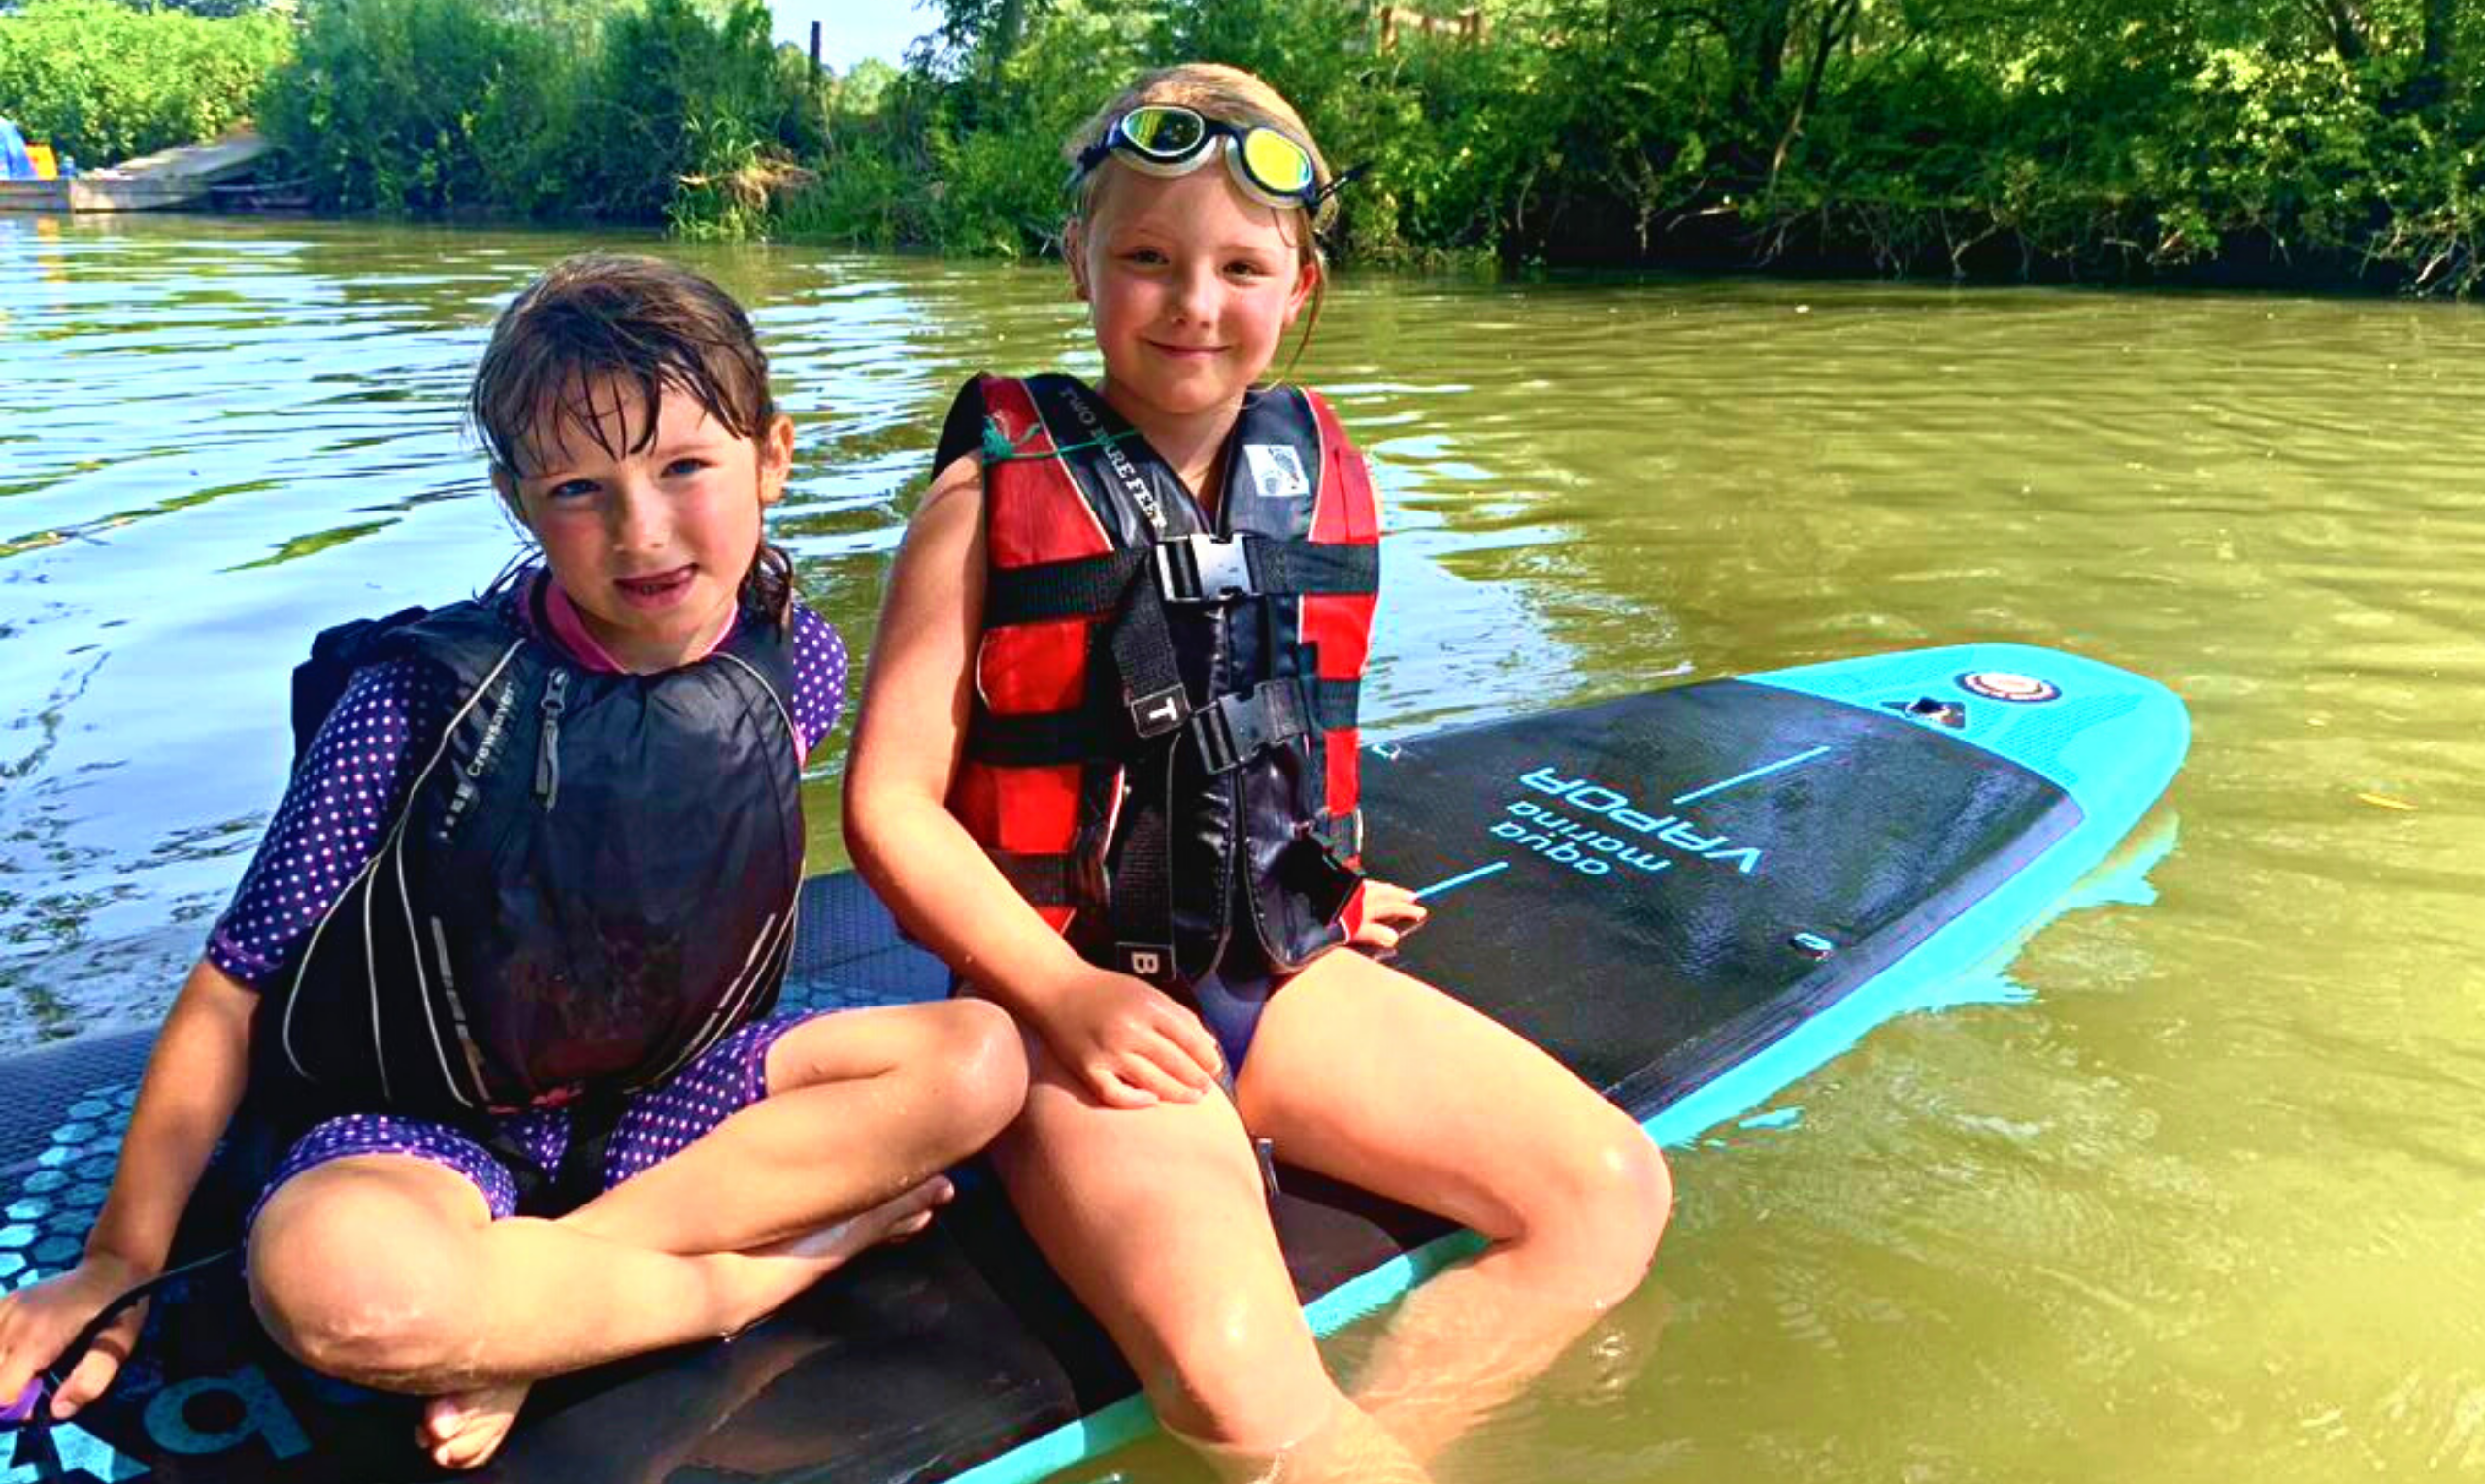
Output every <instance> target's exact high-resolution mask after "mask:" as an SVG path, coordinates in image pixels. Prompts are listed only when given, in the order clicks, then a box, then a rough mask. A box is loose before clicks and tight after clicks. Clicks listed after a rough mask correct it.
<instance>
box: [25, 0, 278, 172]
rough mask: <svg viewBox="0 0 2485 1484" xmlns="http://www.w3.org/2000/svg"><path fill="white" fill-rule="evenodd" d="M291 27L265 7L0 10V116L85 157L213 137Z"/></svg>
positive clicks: (272, 65)
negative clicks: (208, 13)
mask: <svg viewBox="0 0 2485 1484" xmlns="http://www.w3.org/2000/svg"><path fill="white" fill-rule="evenodd" d="M292 47H293V34H292V30H291V28H290V27H289V26H287V25H286V24H285V22H284V20H283V19H282V17H280V16H274V15H271V14H269V13H268V12H266V11H256V10H254V11H251V12H248V13H247V14H239V15H234V16H230V17H229V18H221V19H211V18H207V17H205V16H199V15H195V14H190V13H188V12H185V11H182V10H175V9H164V10H153V9H137V8H133V7H131V6H127V5H120V4H116V3H115V0H28V3H27V4H25V5H22V6H19V7H17V9H16V10H14V11H11V12H9V13H7V14H5V15H0V117H7V118H11V119H14V120H16V121H17V124H18V125H19V126H20V127H21V128H23V129H24V130H25V131H26V133H27V134H28V135H29V136H30V137H32V138H35V139H38V140H43V141H46V142H49V143H50V144H51V145H52V146H53V147H54V148H58V149H59V150H60V151H61V152H63V153H65V154H69V155H73V156H75V157H76V158H77V159H78V160H79V161H80V162H81V163H82V164H84V165H87V166H96V165H109V164H113V163H115V162H116V161H118V160H122V159H126V158H128V157H129V156H131V155H135V154H145V153H148V152H149V151H150V150H155V149H161V148H165V147H166V146H168V145H180V144H188V143H190V142H192V141H194V140H201V139H213V138H215V136H217V135H219V134H221V133H223V132H224V131H225V130H227V129H229V128H231V127H233V126H234V125H235V124H236V123H239V122H241V121H242V120H244V119H246V118H248V117H249V116H250V115H251V114H252V112H253V111H254V110H255V109H256V108H257V107H258V101H259V92H260V89H261V88H262V87H263V86H264V85H265V84H266V82H267V79H268V75H269V74H270V73H271V72H272V71H274V70H275V69H276V67H277V66H278V65H279V64H280V63H282V61H283V60H284V58H285V57H286V56H287V55H288V54H289V53H290V52H291V50H292Z"/></svg>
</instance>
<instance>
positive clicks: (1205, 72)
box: [1061, 62, 1338, 381]
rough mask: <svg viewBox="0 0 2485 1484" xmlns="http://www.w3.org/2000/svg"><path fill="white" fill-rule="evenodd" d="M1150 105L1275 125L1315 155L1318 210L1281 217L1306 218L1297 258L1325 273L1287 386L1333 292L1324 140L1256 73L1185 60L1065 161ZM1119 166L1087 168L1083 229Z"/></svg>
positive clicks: (1115, 110)
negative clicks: (1326, 237)
mask: <svg viewBox="0 0 2485 1484" xmlns="http://www.w3.org/2000/svg"><path fill="white" fill-rule="evenodd" d="M1146 103H1176V104H1180V105H1181V106H1182V107H1184V108H1188V109H1196V110H1198V111H1199V113H1200V114H1201V115H1202V116H1204V117H1208V118H1214V119H1218V120H1220V121H1222V122H1225V123H1230V124H1234V125H1237V126H1238V127H1242V128H1246V129H1247V128H1250V127H1252V126H1254V125H1259V126H1263V127H1267V128H1272V129H1275V130H1276V131H1277V132H1278V133H1280V134H1283V135H1284V136H1286V137H1287V138H1288V139H1291V140H1293V141H1294V142H1295V143H1297V144H1299V145H1301V146H1302V147H1303V148H1304V152H1305V153H1307V154H1309V155H1310V156H1311V183H1312V185H1313V187H1314V188H1315V189H1316V190H1318V191H1319V192H1321V193H1322V194H1321V198H1320V204H1319V206H1318V207H1317V208H1316V209H1313V210H1309V211H1306V210H1305V209H1304V208H1302V207H1299V206H1289V207H1286V208H1285V209H1284V210H1283V211H1282V212H1280V213H1279V219H1280V220H1283V219H1284V217H1285V216H1286V215H1288V214H1291V215H1293V216H1295V217H1298V218H1300V220H1299V221H1298V222H1297V231H1296V241H1295V252H1296V258H1297V261H1298V262H1299V264H1300V265H1301V267H1302V268H1304V269H1309V270H1310V271H1312V272H1313V273H1315V274H1317V275H1318V276H1317V277H1316V278H1315V279H1313V280H1312V284H1311V313H1310V314H1309V315H1308V316H1307V317H1306V318H1305V320H1304V324H1303V334H1302V335H1301V336H1300V337H1299V338H1298V339H1297V340H1296V341H1295V345H1294V353H1293V354H1292V355H1290V356H1288V357H1287V358H1286V363H1285V370H1284V371H1283V372H1280V373H1278V375H1277V378H1276V379H1278V380H1280V381H1282V380H1284V379H1286V377H1287V376H1289V375H1291V374H1292V373H1293V371H1294V363H1295V362H1296V361H1299V360H1301V359H1302V358H1303V352H1304V348H1305V347H1306V346H1309V345H1310V344H1311V332H1312V330H1313V328H1314V327H1316V326H1317V325H1318V324H1319V323H1320V304H1321V300H1322V298H1323V297H1324V296H1325V295H1326V293H1327V292H1328V287H1329V276H1328V273H1327V271H1326V270H1327V267H1328V262H1327V259H1326V258H1324V257H1323V256H1322V255H1321V251H1320V234H1321V233H1323V232H1325V231H1327V230H1328V228H1329V223H1330V221H1331V220H1332V219H1333V218H1334V217H1335V216H1336V215H1337V213H1338V202H1337V198H1336V197H1334V196H1331V195H1328V194H1326V192H1327V191H1328V189H1329V185H1330V182H1331V181H1333V180H1334V179H1335V177H1334V176H1333V175H1332V174H1331V173H1330V170H1329V161H1328V158H1327V156H1325V155H1323V154H1322V153H1321V152H1320V142H1319V141H1318V140H1316V139H1313V138H1312V137H1311V130H1310V128H1309V126H1308V125H1306V124H1305V123H1304V121H1303V115H1301V114H1298V113H1296V112H1295V111H1294V105H1293V104H1291V103H1288V102H1286V101H1285V95H1284V94H1282V93H1280V92H1278V91H1277V90H1276V88H1274V87H1271V86H1270V85H1269V84H1268V83H1267V82H1264V81H1262V80H1261V79H1260V78H1259V77H1258V76H1257V75H1256V74H1253V73H1248V72H1244V71H1243V69H1242V68H1240V67H1228V66H1225V65H1224V64H1222V63H1219V62H1184V63H1181V64H1180V65H1179V66H1175V67H1163V68H1159V69H1157V70H1156V71H1154V72H1148V73H1142V74H1141V75H1140V77H1139V79H1138V81H1136V82H1132V83H1131V85H1130V86H1128V87H1126V88H1124V89H1122V91H1121V92H1120V93H1119V94H1118V95H1117V96H1115V97H1114V99H1113V100H1112V101H1111V102H1110V103H1108V104H1106V105H1105V106H1104V107H1103V108H1100V109H1098V110H1097V111H1096V112H1095V113H1094V114H1093V115H1090V116H1089V117H1088V119H1087V121H1086V122H1085V123H1083V124H1080V125H1079V126H1078V129H1077V132H1076V133H1074V134H1072V135H1071V136H1070V140H1069V142H1068V143H1066V144H1064V145H1063V146H1062V147H1061V153H1062V157H1063V158H1064V159H1066V160H1068V161H1069V162H1070V163H1071V164H1072V165H1073V166H1076V165H1077V163H1078V160H1079V157H1080V156H1081V155H1083V154H1085V153H1086V152H1087V150H1088V149H1089V148H1092V147H1093V146H1094V145H1095V144H1096V142H1097V141H1098V140H1101V139H1103V138H1104V137H1105V131H1106V130H1107V129H1110V128H1111V127H1112V126H1113V121H1114V120H1115V119H1118V118H1120V117H1121V116H1122V115H1124V114H1127V113H1129V112H1130V111H1131V110H1132V109H1135V108H1138V107H1139V106H1141V105H1142V104H1146ZM1114 163H1116V162H1115V160H1114V159H1113V157H1112V156H1111V155H1107V156H1106V157H1105V160H1104V163H1102V164H1099V165H1098V166H1097V167H1096V168H1095V169H1093V170H1090V171H1088V172H1087V174H1086V175H1085V177H1084V178H1082V179H1081V180H1080V181H1079V182H1078V197H1077V201H1075V202H1074V203H1072V206H1071V209H1070V219H1071V222H1072V224H1074V225H1076V226H1078V227H1081V228H1083V227H1085V226H1086V225H1087V224H1088V223H1090V222H1092V221H1093V220H1095V218H1096V203H1097V201H1098V199H1099V198H1100V197H1101V196H1102V195H1103V193H1104V184H1105V181H1106V180H1107V179H1108V177H1109V176H1110V175H1115V174H1122V173H1124V172H1120V171H1108V170H1107V169H1106V166H1108V165H1111V164H1114Z"/></svg>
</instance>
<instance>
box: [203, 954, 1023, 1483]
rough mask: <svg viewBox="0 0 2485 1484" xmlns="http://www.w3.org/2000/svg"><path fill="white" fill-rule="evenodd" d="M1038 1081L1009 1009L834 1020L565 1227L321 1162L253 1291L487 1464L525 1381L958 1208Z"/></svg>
mask: <svg viewBox="0 0 2485 1484" xmlns="http://www.w3.org/2000/svg"><path fill="white" fill-rule="evenodd" d="M1024 1075H1025V1073H1024V1067H1023V1063H1022V1062H1021V1060H1020V1056H1019V1050H1018V1039H1017V1035H1016V1033H1015V1031H1014V1030H1013V1029H1012V1028H1011V1025H1010V1023H1009V1021H1008V1018H1007V1017H1006V1016H1004V1015H1003V1014H1001V1013H1000V1012H999V1011H998V1010H996V1009H994V1008H993V1007H992V1006H986V1005H981V1004H978V1003H976V1002H964V1001H960V1002H950V1003H946V1004H942V1005H933V1006H908V1007H904V1008H891V1009H873V1010H857V1011H849V1012H845V1013H841V1014H836V1015H829V1016H822V1017H819V1018H816V1019H813V1020H810V1021H807V1022H804V1023H803V1024H801V1025H798V1026H796V1027H794V1028H792V1029H790V1030H788V1031H786V1032H785V1033H784V1034H783V1035H782V1036H780V1037H779V1038H778V1039H777V1040H776V1042H775V1043H774V1045H772V1046H771V1047H770V1049H769V1051H768V1057H767V1087H768V1090H769V1094H770V1095H769V1096H768V1097H766V1098H764V1099H762V1100H761V1101H758V1102H756V1103H753V1104H751V1105H748V1106H746V1107H744V1108H742V1109H740V1110H739V1111H737V1112H735V1113H734V1114H732V1115H731V1116H730V1117H728V1118H726V1119H725V1120H724V1121H723V1122H722V1123H720V1124H718V1125H717V1126H716V1127H715V1128H714V1129H713V1130H712V1131H710V1132H709V1133H708V1134H707V1135H706V1136H704V1137H702V1138H699V1139H697V1140H696V1141H694V1142H692V1143H691V1144H690V1145H689V1146H688V1147H686V1148H684V1149H682V1150H681V1151H680V1152H679V1153H678V1154H676V1155H674V1156H672V1157H671V1158H669V1159H667V1160H665V1161H664V1162H662V1163H661V1164H658V1165H656V1166H654V1167H653V1168H651V1169H648V1170H646V1171H643V1172H641V1173H639V1174H637V1175H636V1176H634V1177H632V1178H630V1179H628V1180H626V1181H624V1182H623V1183H621V1184H619V1185H616V1186H614V1187H613V1188H612V1189H611V1190H608V1191H606V1192H605V1193H604V1194H603V1195H602V1196H600V1197H598V1198H597V1199H596V1200H594V1201H592V1202H590V1203H589V1204H586V1205H584V1206H581V1207H580V1208H579V1209H578V1210H576V1211H574V1212H571V1213H570V1214H569V1215H567V1216H564V1217H562V1218H560V1219H558V1220H551V1221H547V1220H537V1219H531V1218H511V1219H507V1220H499V1221H495V1220H493V1219H491V1215H492V1213H491V1211H490V1209H489V1207H488V1206H487V1204H485V1201H484V1199H483V1196H482V1194H481V1192H480V1191H479V1190H478V1189H477V1188H476V1187H475V1186H474V1185H473V1184H472V1183H470V1182H469V1181H468V1180H467V1179H465V1178H464V1177H462V1176H460V1175H459V1174H457V1173H456V1172H454V1171H451V1170H449V1169H447V1168H446V1167H444V1166H442V1165H438V1164H434V1163H432V1162H430V1161H428V1160H424V1159H421V1158H415V1157H412V1156H407V1155H397V1154H372V1155H362V1156H356V1157H352V1158H346V1159H340V1160H336V1161H334V1162H332V1163H328V1164H323V1165H319V1166H316V1167H315V1168H313V1169H311V1170H308V1171H305V1172H303V1173H302V1174H300V1175H297V1176H296V1177H294V1178H293V1179H290V1180H287V1181H286V1182H285V1183H284V1184H283V1185H282V1186H281V1187H279V1188H278V1189H277V1190H276V1192H275V1193H273V1194H272V1195H271V1196H270V1197H269V1198H268V1200H267V1204H265V1205H264V1206H263V1207H262V1208H261V1210H260V1211H259V1214H258V1217H257V1220H256V1222H255V1224H254V1226H253V1228H252V1231H251V1236H250V1253H249V1268H250V1284H251V1294H252V1299H253V1301H254V1303H256V1305H257V1307H258V1310H259V1312H260V1315H261V1317H262V1318H263V1319H264V1320H265V1321H266V1323H267V1325H268V1328H269V1331H270V1333H271V1334H272V1335H274V1336H276V1338H277V1339H278V1341H279V1342H280V1343H281V1344H282V1345H283V1346H284V1347H285V1348H286V1349H287V1350H289V1351H291V1352H292V1353H293V1354H294V1355H296V1356H297V1357H299V1358H300V1359H301V1360H302V1361H304V1363H305V1364H307V1365H309V1366H311V1367H312V1368H313V1369H317V1370H320V1371H323V1372H326V1373H328V1374H331V1375H336V1376H340V1377H343V1378H345V1379H348V1380H351V1381H356V1382H360V1383H362V1384H364V1385H369V1386H375V1387H380V1388H383V1389H386V1390H392V1391H403V1392H413V1393H417V1394H424V1395H432V1396H435V1397H438V1398H440V1399H442V1400H441V1401H439V1402H435V1403H434V1405H433V1407H432V1408H431V1409H430V1410H429V1412H428V1413H427V1415H426V1420H425V1424H424V1429H423V1434H422V1439H421V1440H422V1441H423V1442H424V1444H425V1445H426V1446H427V1447H428V1448H429V1449H430V1450H431V1451H432V1453H433V1456H434V1458H435V1459H436V1460H437V1461H438V1462H440V1463H442V1464H444V1465H447V1466H450V1467H471V1466H473V1465H476V1464H480V1463H481V1462H482V1461H483V1459H484V1458H485V1457H488V1456H489V1454H490V1452H491V1450H492V1449H493V1448H495V1447H497V1446H498V1444H499V1442H500V1440H501V1437H502V1436H503V1435H505V1434H506V1432H507V1430H508V1426H509V1421H510V1419H511V1418H512V1417H514V1413H515V1409H516V1405H517V1402H518V1401H519V1400H520V1399H521V1398H522V1397H523V1395H524V1385H525V1383H527V1382H529V1381H532V1380H536V1379H539V1378H541V1377H544V1376H547V1375H553V1374H558V1373H561V1372H564V1371H568V1370H573V1369H579V1368H580V1367H584V1366H590V1365H595V1364H597V1363H599V1362H602V1361H607V1360H612V1359H615V1358H617V1357H620V1356H625V1355H632V1354H637V1353H640V1352H642V1351H646V1350H650V1349H656V1348H660V1347H663V1346H666V1345H672V1344H679V1343H683V1342H686V1341H690V1340H696V1339H703V1338H712V1337H715V1336H719V1335H725V1334H730V1333H732V1332H733V1331H735V1330H738V1329H741V1328H743V1327H744V1326H746V1325H748V1324H750V1323H752V1322H754V1321H756V1320H757V1319H759V1318H760V1317H762V1316H763V1315H765V1314H767V1313H768V1312H770V1311H771V1310H773V1309H775V1308H776V1307H778V1306H779V1304H781V1303H784V1302H785V1301H787V1300H789V1299H791V1298H793V1297H794V1296H795V1295H796V1294H799V1293H800V1292H802V1291H803V1289H805V1288H807V1287H809V1286H810V1285H811V1284H812V1283H813V1282H815V1281H817V1280H818V1278H820V1277H821V1276H822V1275H824V1274H825V1273H827V1272H828V1271H830V1270H833V1269H835V1268H836V1267H837V1266H839V1265H840V1264H842V1263H844V1262H845V1261H846V1260H848V1259H849V1258H851V1257H852V1256H853V1255H854V1254H855V1253H857V1252H860V1251H862V1250H864V1249H865V1248H867V1247H869V1246H871V1245H873V1244H874V1243H876V1242H878V1241H880V1240H883V1239H886V1238H887V1237H892V1236H900V1235H904V1234H905V1233H907V1232H909V1231H911V1230H915V1229H917V1228H919V1227H920V1226H921V1225H922V1224H923V1223H924V1222H925V1221H927V1220H929V1219H930V1213H931V1211H932V1209H933V1208H934V1207H935V1206H936V1205H937V1204H940V1202H942V1201H943V1200H945V1199H946V1198H947V1187H946V1182H945V1181H943V1180H941V1179H939V1178H938V1172H939V1171H940V1170H941V1169H943V1168H944V1166H946V1165H949V1164H951V1163H954V1162H955V1161H957V1160H959V1159H962V1158H964V1157H965V1156H966V1155H968V1154H970V1153H972V1152H973V1151H974V1150H976V1149H977V1148H978V1147H980V1146H981V1145H982V1144H983V1143H984V1142H985V1141H986V1140H988V1139H989V1138H991V1136H992V1135H993V1133H994V1132H996V1131H997V1130H998V1129H999V1128H1001V1127H1002V1126H1003V1125H1004V1124H1005V1123H1006V1122H1008V1120H1009V1119H1010V1117H1011V1115H1012V1114H1013V1113H1014V1112H1015V1111H1016V1109H1017V1106H1018V1103H1019V1099H1020V1095H1021V1092H1022V1090H1023V1088H1024V1085H1025V1084H1024Z"/></svg>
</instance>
